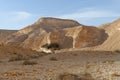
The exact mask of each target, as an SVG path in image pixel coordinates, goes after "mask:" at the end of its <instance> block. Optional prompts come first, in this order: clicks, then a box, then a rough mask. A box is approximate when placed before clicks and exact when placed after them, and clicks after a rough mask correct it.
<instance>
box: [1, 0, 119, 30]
mask: <svg viewBox="0 0 120 80" xmlns="http://www.w3.org/2000/svg"><path fill="white" fill-rule="evenodd" d="M41 17H56V18H57V17H58V18H63V19H74V20H77V21H78V22H79V23H81V24H84V25H93V26H99V25H100V24H103V23H108V22H112V21H114V20H116V19H118V18H120V0H0V29H22V28H24V27H26V26H27V25H30V24H33V23H34V22H35V21H37V20H38V19H39V18H41Z"/></svg>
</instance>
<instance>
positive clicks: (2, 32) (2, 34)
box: [0, 30, 17, 42]
mask: <svg viewBox="0 0 120 80" xmlns="http://www.w3.org/2000/svg"><path fill="white" fill-rule="evenodd" d="M15 32H17V30H0V42H2V41H4V39H5V38H6V37H8V36H9V35H11V34H13V33H15Z"/></svg>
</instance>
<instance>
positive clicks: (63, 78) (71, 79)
mask: <svg viewBox="0 0 120 80" xmlns="http://www.w3.org/2000/svg"><path fill="white" fill-rule="evenodd" d="M58 80H81V79H79V78H78V76H77V75H75V74H70V73H63V74H61V75H60V76H59V79H58Z"/></svg>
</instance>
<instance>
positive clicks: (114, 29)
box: [95, 19, 120, 51]
mask: <svg viewBox="0 0 120 80" xmlns="http://www.w3.org/2000/svg"><path fill="white" fill-rule="evenodd" d="M102 28H103V29H104V30H105V31H106V33H108V35H109V37H108V38H107V40H106V41H105V42H104V43H103V44H102V45H100V46H98V47H97V48H95V49H98V50H113V51H114V50H120V19H118V20H116V21H114V22H111V23H109V24H105V25H102Z"/></svg>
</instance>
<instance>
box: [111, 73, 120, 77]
mask: <svg viewBox="0 0 120 80" xmlns="http://www.w3.org/2000/svg"><path fill="white" fill-rule="evenodd" d="M111 76H112V77H120V74H118V73H115V72H114V73H111Z"/></svg>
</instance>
